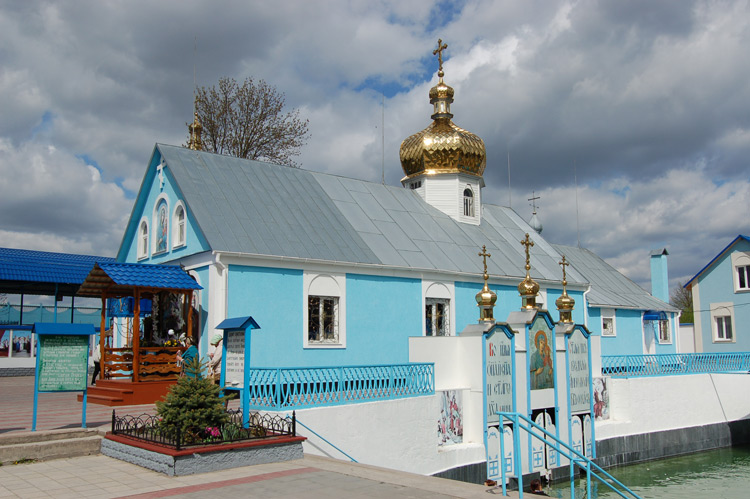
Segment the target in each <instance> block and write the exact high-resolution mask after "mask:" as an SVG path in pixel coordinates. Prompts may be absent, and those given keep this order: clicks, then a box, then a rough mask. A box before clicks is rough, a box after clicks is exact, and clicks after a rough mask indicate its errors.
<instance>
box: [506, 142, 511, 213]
mask: <svg viewBox="0 0 750 499" xmlns="http://www.w3.org/2000/svg"><path fill="white" fill-rule="evenodd" d="M506 149H507V150H508V208H513V203H512V202H511V198H510V148H509V147H507V146H506Z"/></svg>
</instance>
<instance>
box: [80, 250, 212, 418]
mask: <svg viewBox="0 0 750 499" xmlns="http://www.w3.org/2000/svg"><path fill="white" fill-rule="evenodd" d="M199 289H202V288H201V286H199V285H198V283H197V282H195V280H194V279H193V278H192V277H191V276H190V275H189V274H187V272H185V271H184V270H183V269H182V268H181V267H179V266H174V265H148V264H135V263H101V264H99V263H97V264H95V265H94V268H93V269H91V271H90V272H89V274H88V276H87V277H86V279H85V280H84V282H83V284H81V287H80V288H79V289H78V293H77V295H78V296H86V297H100V298H101V301H102V318H101V331H102V332H104V331H106V330H107V324H106V311H107V300H108V299H121V298H126V297H132V298H133V319H132V323H131V324H132V326H131V330H130V331H129V333H130V334H129V335H128V336H129V337H130V338H131V339H132V343H131V344H130V345H126V346H125V347H122V348H115V347H114V345H111V344H110V345H108V344H107V336H106V334H104V333H102V334H100V336H99V341H100V345H99V347H100V348H101V352H102V358H101V370H102V374H103V376H102V378H104V379H101V380H100V381H98V382H97V385H96V386H95V387H91V388H89V391H88V400H89V401H91V402H93V403H99V404H105V405H131V404H144V403H150V402H154V401H156V400H158V399H159V398H161V397H162V396H163V395H164V394H166V393H167V390H168V389H169V387H170V386H171V385H172V384H174V383H175V381H176V380H177V377H178V376H179V372H180V369H179V367H178V366H177V360H176V355H177V353H178V352H179V351H180V348H179V347H177V346H172V347H167V346H158V345H157V346H154V345H148V346H144V345H141V344H140V329H141V310H140V303H141V299H142V298H151V299H153V297H155V296H158V295H159V294H161V293H172V294H176V295H179V296H180V301H181V307H180V308H181V310H182V314H183V323H184V324H185V325H186V331H189V332H192V331H193V314H192V313H191V312H190V311H191V302H192V296H193V292H194V291H196V290H199Z"/></svg>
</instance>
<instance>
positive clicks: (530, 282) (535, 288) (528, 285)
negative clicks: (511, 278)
mask: <svg viewBox="0 0 750 499" xmlns="http://www.w3.org/2000/svg"><path fill="white" fill-rule="evenodd" d="M537 293H539V284H537V282H536V281H535V280H534V279H532V278H531V276H530V275H529V274H528V272H527V273H526V277H525V278H524V280H523V281H521V283H520V284H519V285H518V294H520V295H521V296H536V295H537Z"/></svg>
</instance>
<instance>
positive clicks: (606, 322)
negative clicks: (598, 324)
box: [602, 308, 616, 336]
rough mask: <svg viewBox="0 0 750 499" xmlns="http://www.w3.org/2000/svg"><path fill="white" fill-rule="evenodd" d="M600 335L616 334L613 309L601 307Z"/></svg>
mask: <svg viewBox="0 0 750 499" xmlns="http://www.w3.org/2000/svg"><path fill="white" fill-rule="evenodd" d="M602 336H616V334H615V311H614V309H611V308H603V309H602Z"/></svg>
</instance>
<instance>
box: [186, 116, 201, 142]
mask: <svg viewBox="0 0 750 499" xmlns="http://www.w3.org/2000/svg"><path fill="white" fill-rule="evenodd" d="M193 115H194V118H193V122H192V123H191V124H190V125H188V131H189V132H190V140H189V141H188V148H189V149H192V150H194V151H202V150H203V142H202V141H201V135H202V132H203V125H201V122H200V121H198V112H197V111H196V112H195V113H193Z"/></svg>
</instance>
